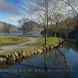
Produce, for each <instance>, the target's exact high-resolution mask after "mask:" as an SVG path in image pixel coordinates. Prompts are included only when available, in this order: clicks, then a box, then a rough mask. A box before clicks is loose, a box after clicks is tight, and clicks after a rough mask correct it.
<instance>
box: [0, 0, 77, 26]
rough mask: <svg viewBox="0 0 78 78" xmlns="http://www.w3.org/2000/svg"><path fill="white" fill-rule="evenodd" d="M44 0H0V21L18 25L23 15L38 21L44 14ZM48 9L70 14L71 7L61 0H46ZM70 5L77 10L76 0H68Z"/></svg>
mask: <svg viewBox="0 0 78 78" xmlns="http://www.w3.org/2000/svg"><path fill="white" fill-rule="evenodd" d="M43 2H44V0H0V21H3V22H7V23H10V24H14V25H18V26H19V23H18V20H20V19H22V18H23V17H26V18H29V19H32V20H34V21H39V20H38V19H39V17H40V15H43V14H44V7H43ZM48 3H49V9H50V11H51V10H52V9H53V8H55V10H56V11H57V12H60V13H62V14H64V15H66V16H67V15H68V16H72V15H73V14H74V12H72V11H71V7H70V6H68V5H66V4H65V2H64V1H62V0H48ZM70 3H71V5H72V6H73V7H74V8H75V9H76V10H77V7H78V4H77V3H78V0H70Z"/></svg>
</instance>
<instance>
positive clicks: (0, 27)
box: [0, 22, 18, 33]
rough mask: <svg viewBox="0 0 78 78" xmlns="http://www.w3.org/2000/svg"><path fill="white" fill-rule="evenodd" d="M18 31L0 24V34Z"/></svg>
mask: <svg viewBox="0 0 78 78" xmlns="http://www.w3.org/2000/svg"><path fill="white" fill-rule="evenodd" d="M17 30H18V29H17V27H16V26H14V25H11V24H8V23H4V22H0V32H1V33H9V32H16V31H17Z"/></svg>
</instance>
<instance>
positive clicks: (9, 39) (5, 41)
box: [0, 36, 27, 45]
mask: <svg viewBox="0 0 78 78" xmlns="http://www.w3.org/2000/svg"><path fill="white" fill-rule="evenodd" d="M24 41H27V39H25V38H23V37H16V36H0V45H14V44H19V43H22V42H24Z"/></svg>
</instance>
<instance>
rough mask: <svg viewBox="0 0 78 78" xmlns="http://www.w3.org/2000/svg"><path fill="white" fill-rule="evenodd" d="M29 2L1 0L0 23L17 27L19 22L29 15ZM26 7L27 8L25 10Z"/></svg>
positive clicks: (23, 0)
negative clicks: (27, 9)
mask: <svg viewBox="0 0 78 78" xmlns="http://www.w3.org/2000/svg"><path fill="white" fill-rule="evenodd" d="M28 1H29V0H0V21H3V22H8V23H12V24H15V25H17V24H18V22H17V21H18V20H19V19H21V18H22V17H23V16H24V15H27V13H28V11H26V8H28V7H29V6H28ZM24 7H25V8H24Z"/></svg>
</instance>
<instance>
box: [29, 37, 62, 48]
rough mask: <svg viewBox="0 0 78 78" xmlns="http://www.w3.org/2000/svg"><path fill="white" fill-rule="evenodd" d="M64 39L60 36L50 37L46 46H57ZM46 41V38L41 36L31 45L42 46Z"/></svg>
mask: <svg viewBox="0 0 78 78" xmlns="http://www.w3.org/2000/svg"><path fill="white" fill-rule="evenodd" d="M61 41H62V39H61V38H58V37H48V38H47V41H46V42H47V45H46V46H49V45H51V46H53V47H54V46H57V45H58V44H59V42H61ZM44 43H45V39H44V38H39V39H38V40H37V42H35V43H33V44H31V45H30V46H36V47H40V46H43V45H44Z"/></svg>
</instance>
